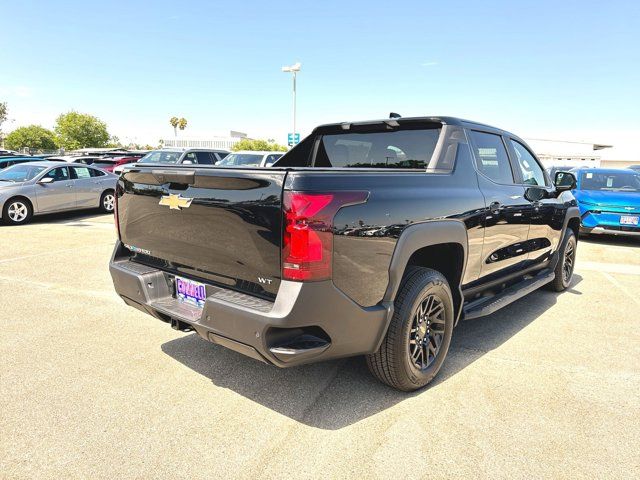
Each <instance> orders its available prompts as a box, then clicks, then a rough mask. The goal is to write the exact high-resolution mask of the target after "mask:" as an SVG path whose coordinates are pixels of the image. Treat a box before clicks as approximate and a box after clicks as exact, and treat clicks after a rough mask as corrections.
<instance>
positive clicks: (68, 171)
mask: <svg viewBox="0 0 640 480" xmlns="http://www.w3.org/2000/svg"><path fill="white" fill-rule="evenodd" d="M117 181H118V176H117V175H113V174H111V173H108V172H105V171H103V170H100V169H99V168H93V167H91V166H89V165H77V166H76V165H66V164H62V163H59V162H51V161H42V162H29V163H21V164H19V165H13V166H11V167H9V168H5V169H4V170H2V171H0V212H2V219H3V220H4V221H5V222H6V223H8V224H11V225H19V224H23V223H27V222H28V221H29V220H31V217H32V216H33V215H39V214H42V213H53V212H62V211H67V210H80V209H85V208H100V209H101V210H102V211H103V212H113V209H114V207H115V195H114V191H115V188H116V183H117Z"/></svg>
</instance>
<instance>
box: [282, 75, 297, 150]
mask: <svg viewBox="0 0 640 480" xmlns="http://www.w3.org/2000/svg"><path fill="white" fill-rule="evenodd" d="M301 66H302V64H301V63H300V62H298V63H296V64H295V65H291V66H290V67H282V71H283V72H291V73H292V74H293V134H292V135H293V138H292V141H291V143H292V145H295V144H296V74H297V73H298V72H299V71H300V67H301Z"/></svg>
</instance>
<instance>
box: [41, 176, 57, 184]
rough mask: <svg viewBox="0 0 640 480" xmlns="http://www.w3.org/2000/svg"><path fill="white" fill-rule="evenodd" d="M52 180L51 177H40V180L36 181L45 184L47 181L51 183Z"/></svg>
mask: <svg viewBox="0 0 640 480" xmlns="http://www.w3.org/2000/svg"><path fill="white" fill-rule="evenodd" d="M52 182H53V177H42V178H41V179H40V180H38V183H39V184H40V185H46V184H47V183H52Z"/></svg>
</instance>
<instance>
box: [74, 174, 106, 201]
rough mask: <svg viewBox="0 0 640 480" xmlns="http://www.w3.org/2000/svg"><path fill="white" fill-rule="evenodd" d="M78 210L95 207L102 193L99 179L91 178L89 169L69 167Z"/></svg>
mask: <svg viewBox="0 0 640 480" xmlns="http://www.w3.org/2000/svg"><path fill="white" fill-rule="evenodd" d="M69 168H70V169H71V181H72V182H73V185H74V187H73V188H74V189H75V192H76V206H77V207H78V208H92V207H97V206H98V205H99V201H100V194H101V193H102V190H101V186H100V184H99V183H98V182H99V178H95V177H92V176H91V171H90V169H89V167H69Z"/></svg>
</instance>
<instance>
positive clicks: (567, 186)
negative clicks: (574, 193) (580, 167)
mask: <svg viewBox="0 0 640 480" xmlns="http://www.w3.org/2000/svg"><path fill="white" fill-rule="evenodd" d="M553 184H554V185H555V187H556V192H558V193H560V192H566V191H568V190H573V189H574V188H576V176H575V175H574V174H573V173H569V172H556V177H555V178H554V180H553Z"/></svg>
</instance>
